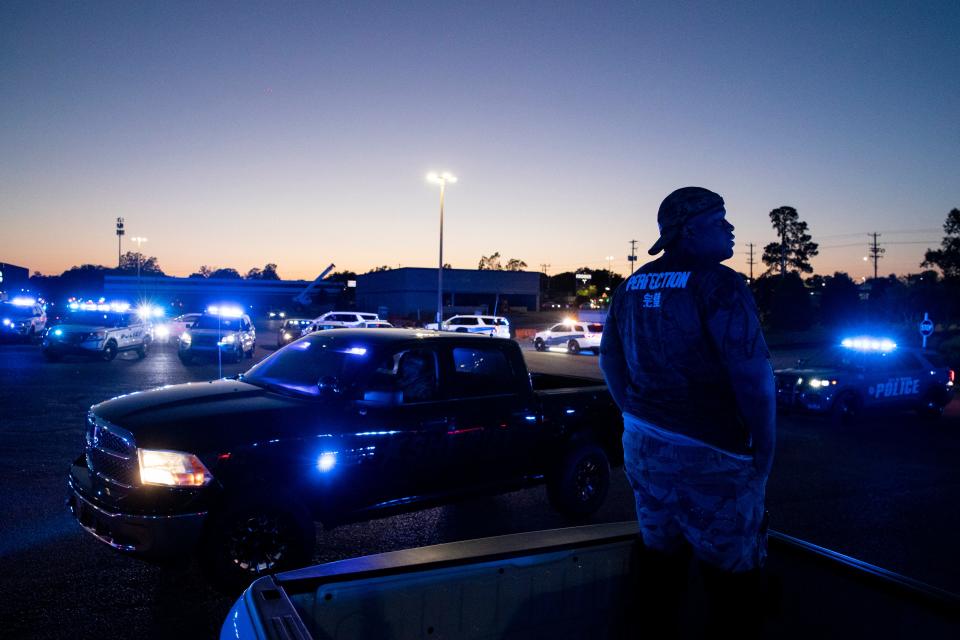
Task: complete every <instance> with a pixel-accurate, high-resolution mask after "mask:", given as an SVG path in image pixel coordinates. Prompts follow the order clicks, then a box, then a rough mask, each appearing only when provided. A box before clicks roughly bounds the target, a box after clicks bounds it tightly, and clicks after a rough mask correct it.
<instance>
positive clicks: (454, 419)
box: [442, 343, 539, 485]
mask: <svg viewBox="0 0 960 640" xmlns="http://www.w3.org/2000/svg"><path fill="white" fill-rule="evenodd" d="M510 346H512V345H501V344H489V345H486V344H484V345H476V344H474V343H470V344H462V345H457V344H453V345H451V346H449V347H448V348H447V349H446V350H445V354H444V355H445V357H444V360H445V366H444V368H443V369H442V371H443V373H444V390H445V392H446V394H447V396H448V397H449V398H450V401H451V404H450V410H451V412H450V424H449V425H448V428H447V433H446V437H447V441H448V445H447V449H448V450H449V451H450V458H451V460H452V461H453V464H454V470H453V475H452V477H451V482H452V483H453V484H455V485H460V484H463V485H476V484H486V483H492V482H500V481H503V480H505V479H507V478H510V477H514V476H516V475H518V474H519V473H521V472H522V470H523V469H524V468H525V465H524V462H525V461H528V460H529V459H530V456H531V454H532V449H533V447H534V446H535V443H536V437H537V434H538V429H539V421H538V420H537V415H536V411H535V410H534V407H532V406H531V405H532V403H533V397H532V395H530V394H528V393H523V392H522V391H523V390H524V389H525V385H524V384H523V382H524V381H523V378H524V376H525V375H526V371H525V370H522V371H518V370H517V366H518V365H517V364H516V363H514V362H513V361H512V359H511V358H510V354H509V352H508V347H510Z"/></svg>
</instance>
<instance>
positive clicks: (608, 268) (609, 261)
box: [607, 256, 613, 273]
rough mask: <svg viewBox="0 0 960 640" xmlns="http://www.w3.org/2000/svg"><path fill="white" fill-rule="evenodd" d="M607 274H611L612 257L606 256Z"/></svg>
mask: <svg viewBox="0 0 960 640" xmlns="http://www.w3.org/2000/svg"><path fill="white" fill-rule="evenodd" d="M607 273H613V256H607Z"/></svg>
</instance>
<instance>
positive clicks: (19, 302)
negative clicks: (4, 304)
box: [10, 296, 37, 307]
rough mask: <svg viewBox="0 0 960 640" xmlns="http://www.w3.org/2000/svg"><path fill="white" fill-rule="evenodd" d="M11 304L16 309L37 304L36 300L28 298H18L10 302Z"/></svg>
mask: <svg viewBox="0 0 960 640" xmlns="http://www.w3.org/2000/svg"><path fill="white" fill-rule="evenodd" d="M10 304H12V305H14V306H16V307H32V306H33V305H35V304H37V299H36V298H29V297H27V296H17V297H15V298H14V299H13V300H11V301H10Z"/></svg>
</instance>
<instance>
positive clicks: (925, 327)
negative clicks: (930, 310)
mask: <svg viewBox="0 0 960 640" xmlns="http://www.w3.org/2000/svg"><path fill="white" fill-rule="evenodd" d="M931 333H933V320H931V319H930V318H926V317H925V318H924V319H923V320H922V321H921V322H920V334H921V335H924V336H929V335H930V334H931Z"/></svg>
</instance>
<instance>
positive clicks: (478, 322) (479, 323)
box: [424, 315, 510, 338]
mask: <svg viewBox="0 0 960 640" xmlns="http://www.w3.org/2000/svg"><path fill="white" fill-rule="evenodd" d="M424 328H425V329H432V330H434V331H455V332H456V333H479V334H481V335H488V336H495V337H497V338H509V337H510V321H509V320H507V319H506V318H504V317H503V316H479V315H478V316H453V317H452V318H448V319H446V320H444V321H443V323H442V324H441V325H440V326H439V327H438V326H437V323H436V322H431V323H429V324H426V325H424Z"/></svg>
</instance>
